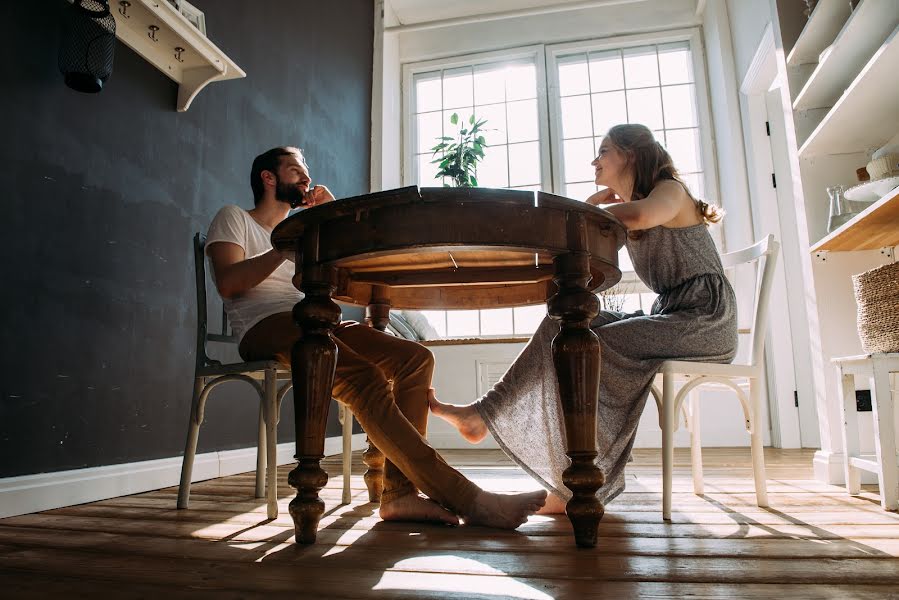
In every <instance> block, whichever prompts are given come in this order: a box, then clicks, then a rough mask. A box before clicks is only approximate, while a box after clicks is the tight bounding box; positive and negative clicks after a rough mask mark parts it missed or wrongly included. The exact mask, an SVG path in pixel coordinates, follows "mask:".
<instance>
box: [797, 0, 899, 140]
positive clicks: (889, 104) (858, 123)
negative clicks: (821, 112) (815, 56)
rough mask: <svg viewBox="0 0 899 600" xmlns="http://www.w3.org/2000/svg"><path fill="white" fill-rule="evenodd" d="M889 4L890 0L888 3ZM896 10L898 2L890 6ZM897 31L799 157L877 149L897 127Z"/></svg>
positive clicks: (814, 132)
mask: <svg viewBox="0 0 899 600" xmlns="http://www.w3.org/2000/svg"><path fill="white" fill-rule="evenodd" d="M890 1H891V3H892V0H890ZM893 6H894V10H895V11H899V2H896V3H894V4H893ZM897 32H899V28H896V29H894V30H893V32H892V33H891V34H890V36H889V37H888V38H887V40H886V41H885V42H884V43H883V44H882V45H881V46H880V47H879V48H878V49H877V51H876V52H875V53H874V55H873V56H872V57H870V59H869V60H868V61H867V64H865V66H864V67H863V68H862V70H861V71H860V72H859V73H858V75H857V76H856V77H855V79H854V80H853V81H852V83H851V84H850V85H849V87H848V88H846V91H845V92H844V93H843V95H842V96H841V97H840V99H839V100H838V101H837V102H836V104H834V106H833V108H832V109H830V111H829V112H828V113H827V114H826V115H825V116H824V118H823V119H822V120H821V122H820V123H819V124H818V126H817V127H816V128H815V129H814V131H812V133H811V135H809V137H808V139H806V141H805V143H803V144H802V146H801V147H800V148H799V157H800V158H808V157H811V156H816V155H821V154H847V153H852V152H866V151H870V150H874V149H876V148H877V147H878V146H880V145H882V144H884V143H885V142H887V141H888V140H889V139H890V138H892V137H893V136H894V135H895V134H896V130H897V128H899V77H897V76H896V73H899V35H897Z"/></svg>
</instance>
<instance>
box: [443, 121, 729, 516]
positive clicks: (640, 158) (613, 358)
mask: <svg viewBox="0 0 899 600" xmlns="http://www.w3.org/2000/svg"><path fill="white" fill-rule="evenodd" d="M592 164H593V167H594V168H595V173H596V184H597V185H603V186H607V189H605V190H603V191H600V192H597V193H596V194H593V195H592V196H591V197H590V198H588V199H587V202H588V203H590V204H594V205H596V204H611V206H608V207H607V210H608V211H609V212H610V213H612V214H613V215H615V216H616V217H617V218H618V219H619V220H620V221H621V223H622V224H623V225H624V226H625V227H626V228H627V230H628V236H627V241H626V246H627V250H628V253H629V254H630V257H631V261H632V262H633V264H634V271H635V272H636V273H637V275H638V276H639V277H640V279H641V280H642V281H643V282H644V283H645V284H646V285H647V286H648V287H649V288H650V289H652V290H653V291H654V292H655V293H657V294H658V299H657V300H656V302H655V303H654V304H653V307H652V311H651V314H649V315H645V314H644V313H643V311H637V312H635V313H630V314H623V313H617V312H609V311H602V312H600V313H599V315H598V316H597V317H596V318H595V319H594V320H593V322H592V323H591V325H590V326H591V328H592V330H593V332H594V333H596V335H597V336H598V337H599V342H600V345H601V356H602V358H601V370H600V373H601V375H600V391H599V419H598V421H597V446H598V449H599V458H598V459H597V464H598V465H599V467H600V468H601V469H602V470H603V471H604V472H605V474H606V481H605V484H604V485H603V486H602V487H601V488H600V489H599V491H598V492H597V497H598V498H599V499H600V501H602V502H604V503H605V502H608V501H610V500H611V499H613V498H614V497H615V496H617V495H618V494H619V493H621V492H622V491H623V490H624V466H625V464H626V463H627V461H628V460H629V459H630V454H631V448H632V447H633V444H634V438H635V436H636V431H637V424H638V422H639V420H640V415H641V414H642V412H643V406H644V404H645V402H646V398H647V396H648V394H649V388H650V386H651V385H652V381H653V378H654V377H655V375H656V373H657V372H658V370H659V368H660V367H661V364H662V362H664V361H666V360H670V359H683V360H702V361H709V362H730V361H731V360H732V359H733V357H734V355H735V354H736V349H737V309H736V298H735V296H734V292H733V289H732V288H731V286H730V283H729V282H728V280H727V278H726V277H725V276H724V270H723V268H722V266H721V261H720V259H719V258H718V252H717V249H716V248H715V244H714V242H713V241H712V237H711V236H710V235H709V232H708V224H709V223H714V222H718V221H719V220H720V219H721V213H720V212H719V211H718V210H717V209H716V208H715V207H713V206H710V205H708V204H706V203H705V202H703V201H701V200H697V199H696V198H694V197H693V196H692V195H691V194H690V192H689V190H688V189H687V187H686V185H684V183H683V181H681V179H680V178H679V176H678V174H677V170H676V169H675V168H674V165H673V164H672V161H671V156H670V155H669V154H668V152H667V151H665V149H664V148H663V147H662V146H661V145H660V144H659V143H658V142H657V141H656V140H655V138H654V137H653V135H652V132H651V131H650V130H649V129H648V128H646V127H645V126H643V125H616V126H615V127H612V129H610V130H609V132H608V134H606V137H605V138H604V139H603V141H602V144H601V146H600V148H599V156H597V157H596V158H595V159H594V160H593V162H592ZM558 331H559V325H558V323H557V322H555V321H552V320H550V319H549V318H547V319H544V321H543V323H542V324H541V325H540V327H539V328H538V329H537V332H536V333H535V334H534V337H533V338H531V341H530V342H529V343H528V345H527V346H526V347H525V348H524V350H523V351H522V353H521V354H520V355H519V356H518V358H517V359H516V360H515V363H514V364H513V365H512V366H511V367H510V368H509V370H508V371H507V372H506V374H505V375H504V376H503V378H502V380H501V381H500V382H499V383H497V384H496V385H495V386H494V387H493V389H492V390H491V391H489V392H488V393H487V394H486V395H485V396H484V397H483V398H481V399H480V400H478V401H476V402H474V403H473V404H469V405H466V406H455V405H451V404H444V403H442V402H440V401H438V400H437V399H436V397H435V396H434V394H433V393H432V394H431V399H430V404H431V411H432V412H433V413H434V414H436V415H438V416H440V417H442V418H444V419H446V420H447V421H449V422H450V423H451V424H453V425H454V426H455V427H456V428H457V429H458V430H459V431H460V433H461V434H462V435H463V436H464V437H465V438H466V439H467V440H469V441H471V442H478V441H480V440H481V439H483V438H484V436H486V434H487V431H488V430H489V431H490V433H492V434H493V436H494V438H496V440H497V442H498V443H499V444H500V446H501V447H502V448H503V450H505V452H506V453H507V454H508V455H509V456H510V457H511V458H512V459H514V460H515V461H516V462H517V463H518V464H519V465H520V466H521V467H522V468H523V469H525V470H526V471H527V472H528V473H530V474H531V475H532V476H533V477H535V478H536V479H537V480H538V481H539V482H540V483H541V484H542V485H543V486H544V487H546V488H547V489H548V490H549V491H550V492H551V494H550V495H549V497H548V498H547V502H546V505H545V507H544V508H543V509H542V510H541V512H543V513H558V512H564V510H565V503H566V502H567V501H568V499H569V498H570V497H571V492H570V491H569V490H568V489H567V488H566V487H565V486H564V485H563V483H562V471H563V470H564V469H565V468H566V467H567V466H568V464H569V461H568V458H567V456H566V455H565V437H564V436H565V434H564V421H563V417H562V410H561V405H560V401H559V388H558V383H557V381H556V374H555V368H554V367H553V361H552V352H551V347H550V345H551V341H552V339H553V337H554V336H555V335H556V334H557V333H558Z"/></svg>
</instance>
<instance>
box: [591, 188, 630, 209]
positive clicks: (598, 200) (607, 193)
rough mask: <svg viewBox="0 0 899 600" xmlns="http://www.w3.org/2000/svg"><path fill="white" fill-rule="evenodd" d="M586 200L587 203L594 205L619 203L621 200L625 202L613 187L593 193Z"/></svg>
mask: <svg viewBox="0 0 899 600" xmlns="http://www.w3.org/2000/svg"><path fill="white" fill-rule="evenodd" d="M585 202H586V203H587V204H592V205H593V206H599V205H600V204H617V203H619V202H624V200H622V199H621V198H619V197H618V196H617V195H616V194H615V192H613V191H612V188H606V189H604V190H599V191H598V192H596V193H595V194H591V195H590V197H589V198H587V199H586V200H585Z"/></svg>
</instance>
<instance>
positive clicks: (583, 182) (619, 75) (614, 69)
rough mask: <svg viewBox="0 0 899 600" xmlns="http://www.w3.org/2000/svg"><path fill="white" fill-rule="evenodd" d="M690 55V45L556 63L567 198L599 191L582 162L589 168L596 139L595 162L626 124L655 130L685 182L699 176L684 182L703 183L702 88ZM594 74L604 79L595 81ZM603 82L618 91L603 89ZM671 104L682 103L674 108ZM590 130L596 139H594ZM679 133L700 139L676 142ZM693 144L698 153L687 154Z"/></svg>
mask: <svg viewBox="0 0 899 600" xmlns="http://www.w3.org/2000/svg"><path fill="white" fill-rule="evenodd" d="M689 52H690V48H689V45H688V44H687V43H685V42H679V43H675V44H661V45H660V44H652V45H646V46H639V47H635V48H625V49H621V50H612V51H604V52H598V53H597V52H590V53H573V54H569V55H564V56H561V57H559V58H558V59H557V66H558V71H559V78H560V81H559V86H558V89H559V101H560V109H561V110H560V117H561V120H562V123H561V125H562V127H561V129H562V136H561V137H562V145H561V150H562V152H561V154H562V156H561V167H562V169H561V171H562V181H563V189H562V190H560V192H561V193H562V194H563V195H568V196H573V195H574V194H573V193H572V192H575V191H576V192H577V194H578V195H579V196H580V195H583V194H584V193H587V194H588V195H589V194H590V193H593V192H595V191H596V190H598V189H599V187H598V186H596V185H595V184H594V185H591V183H593V182H592V180H591V178H589V173H588V170H587V168H586V166H585V165H584V164H581V163H585V162H589V161H588V160H587V157H586V153H587V148H588V146H589V144H588V143H587V141H588V140H591V137H592V141H593V145H594V147H593V152H594V156H595V152H596V149H597V148H598V146H599V142H600V141H601V139H602V136H603V134H604V133H605V131H606V130H607V129H608V128H609V127H611V126H612V125H614V124H617V123H620V122H626V123H631V122H643V123H644V124H646V125H648V126H649V127H650V129H652V130H653V131H654V134H655V136H656V139H658V140H659V142H661V143H662V144H663V145H664V146H665V147H666V149H668V150H669V152H670V153H671V154H672V158H673V159H674V162H675V166H677V167H679V168H681V169H683V173H684V175H685V176H686V175H692V177H689V178H687V177H685V179H690V180H691V182H690V183H692V182H693V181H701V178H702V171H703V169H702V162H701V155H700V152H699V148H698V144H699V137H698V136H699V132H698V125H699V124H698V120H697V117H696V112H697V109H696V99H695V95H696V87H695V78H694V77H693V72H692V67H691V61H690V60H689ZM580 65H583V66H580ZM663 65H664V66H665V70H664V72H663ZM584 67H586V68H584ZM563 71H564V73H563ZM578 76H580V77H581V78H583V79H586V82H585V83H586V88H585V87H584V84H582V83H578V81H577V77H578ZM595 76H600V78H601V80H596V79H594V77H595ZM603 77H604V78H605V80H609V81H610V82H611V85H605V86H604V85H603ZM588 99H589V103H587V100H588ZM610 102H611V104H610ZM669 102H676V103H677V104H674V105H671V106H669V105H668V103H669ZM586 104H589V105H588V106H587V105H586ZM572 111H574V112H572ZM599 114H602V115H603V118H602V119H599V118H598V115H599ZM588 117H589V120H588ZM672 117H673V120H672ZM588 128H589V130H590V131H591V132H592V134H593V135H592V136H588V135H587V130H588ZM598 129H602V131H599V130H598ZM672 132H684V133H685V134H686V135H687V136H688V137H692V138H693V139H692V140H690V139H687V138H685V137H684V135H682V134H677V135H675V136H674V137H675V138H677V139H676V141H673V140H672V137H671V136H669V133H672ZM691 141H693V143H692V144H691V143H690V142H691ZM691 145H692V146H694V148H688V147H689V146H691ZM591 158H592V157H591ZM572 162H575V163H578V164H572ZM694 187H695V186H694ZM569 190H570V192H569ZM691 191H694V192H695V193H701V191H700V190H698V189H693V188H691Z"/></svg>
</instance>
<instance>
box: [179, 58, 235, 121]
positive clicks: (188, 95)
mask: <svg viewBox="0 0 899 600" xmlns="http://www.w3.org/2000/svg"><path fill="white" fill-rule="evenodd" d="M223 75H224V73H222V72H221V71H218V70H217V69H212V68H202V67H201V68H197V69H185V70H184V74H183V76H182V81H181V83H180V85H179V86H178V112H185V111H186V110H187V109H188V108H190V104H191V102H193V101H194V98H196V97H197V94H199V93H200V90H202V89H203V88H204V87H206V86H207V85H209V84H210V83H212V82H213V81H215V80H217V79H221V78H222V77H223Z"/></svg>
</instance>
